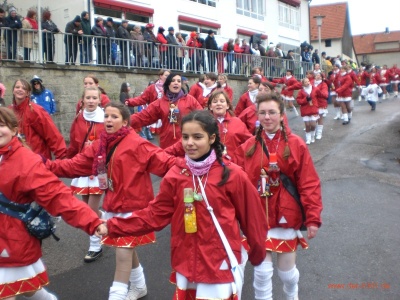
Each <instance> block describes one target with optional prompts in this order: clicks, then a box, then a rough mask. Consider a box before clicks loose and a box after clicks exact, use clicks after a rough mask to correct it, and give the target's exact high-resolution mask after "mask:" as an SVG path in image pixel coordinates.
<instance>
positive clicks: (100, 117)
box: [83, 106, 104, 123]
mask: <svg viewBox="0 0 400 300" xmlns="http://www.w3.org/2000/svg"><path fill="white" fill-rule="evenodd" d="M83 118H84V119H85V120H86V121H89V122H96V123H104V111H103V109H101V108H100V107H98V106H97V108H96V109H95V110H94V111H90V112H89V111H86V109H84V110H83Z"/></svg>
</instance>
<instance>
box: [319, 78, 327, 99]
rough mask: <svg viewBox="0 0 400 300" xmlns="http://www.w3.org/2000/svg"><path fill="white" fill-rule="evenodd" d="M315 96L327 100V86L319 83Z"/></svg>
mask: <svg viewBox="0 0 400 300" xmlns="http://www.w3.org/2000/svg"><path fill="white" fill-rule="evenodd" d="M317 96H318V97H320V98H324V99H328V96H329V95H328V86H327V85H326V83H325V82H321V83H320V85H319V86H318V89H317Z"/></svg>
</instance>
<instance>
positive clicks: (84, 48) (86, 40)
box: [79, 11, 93, 64]
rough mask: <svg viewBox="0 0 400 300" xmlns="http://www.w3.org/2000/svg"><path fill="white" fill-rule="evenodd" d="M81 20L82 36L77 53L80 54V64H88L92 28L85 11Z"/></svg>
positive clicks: (90, 54)
mask: <svg viewBox="0 0 400 300" xmlns="http://www.w3.org/2000/svg"><path fill="white" fill-rule="evenodd" d="M81 19H82V22H81V24H82V30H83V34H84V36H83V37H82V43H80V44H79V52H80V62H81V64H88V63H90V62H91V61H92V60H93V58H92V37H91V36H90V35H91V34H92V28H91V26H90V15H89V13H88V12H87V11H83V12H82V13H81Z"/></svg>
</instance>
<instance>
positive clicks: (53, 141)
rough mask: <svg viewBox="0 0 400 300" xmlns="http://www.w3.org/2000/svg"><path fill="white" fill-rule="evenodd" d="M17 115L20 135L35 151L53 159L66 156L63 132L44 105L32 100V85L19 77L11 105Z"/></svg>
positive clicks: (14, 87)
mask: <svg viewBox="0 0 400 300" xmlns="http://www.w3.org/2000/svg"><path fill="white" fill-rule="evenodd" d="M10 108H12V110H13V111H14V113H15V114H16V115H17V118H18V122H19V126H18V127H19V128H18V136H19V137H20V138H21V139H22V140H23V141H24V142H26V143H27V144H28V146H29V147H30V148H31V149H32V151H33V152H35V153H37V154H40V155H42V156H44V157H45V158H47V159H51V157H52V154H53V155H54V156H55V157H56V158H65V156H66V153H67V146H66V145H65V141H64V138H63V136H62V135H61V133H60V132H59V131H58V129H57V127H56V125H55V124H54V122H53V120H52V119H51V117H50V115H49V114H48V113H47V111H46V110H44V108H43V107H41V106H40V105H37V104H35V103H33V102H31V85H30V84H29V83H28V82H27V81H26V80H24V79H18V80H17V81H15V83H14V86H13V104H12V105H11V106H10Z"/></svg>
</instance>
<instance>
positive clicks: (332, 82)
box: [326, 64, 341, 120]
mask: <svg viewBox="0 0 400 300" xmlns="http://www.w3.org/2000/svg"><path fill="white" fill-rule="evenodd" d="M339 73H340V69H339V67H338V66H337V65H336V64H334V65H333V71H332V72H330V74H329V76H328V78H327V79H326V83H327V84H328V86H329V89H330V95H331V99H332V103H333V107H334V108H335V111H336V116H335V117H334V118H333V119H334V120H340V119H341V111H340V103H339V102H338V101H337V100H336V98H337V93H336V88H337V87H338V79H339Z"/></svg>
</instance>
